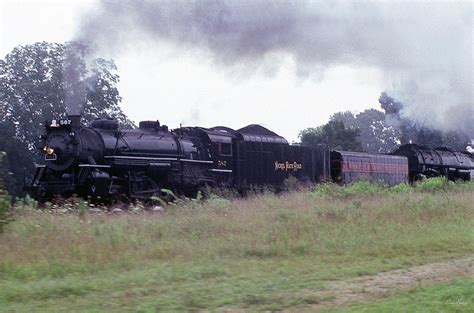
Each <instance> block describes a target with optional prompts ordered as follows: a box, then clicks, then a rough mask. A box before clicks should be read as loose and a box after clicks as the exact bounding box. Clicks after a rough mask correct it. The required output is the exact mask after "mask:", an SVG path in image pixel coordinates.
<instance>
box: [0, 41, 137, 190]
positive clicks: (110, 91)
mask: <svg viewBox="0 0 474 313" xmlns="http://www.w3.org/2000/svg"><path fill="white" fill-rule="evenodd" d="M88 57H89V51H88V49H87V47H86V46H85V45H82V44H80V43H76V42H69V43H65V44H58V43H47V42H38V43H35V44H31V45H26V46H19V47H16V48H14V49H13V50H12V51H11V52H10V53H9V54H7V56H6V57H5V59H4V60H0V114H1V115H0V125H1V127H0V142H2V143H4V144H5V145H6V146H7V148H6V150H5V152H7V155H8V158H9V159H10V161H12V160H14V161H15V162H10V164H11V166H12V168H11V171H12V172H13V176H15V177H19V176H20V175H23V173H21V174H20V173H19V171H20V170H19V169H18V168H13V166H14V165H13V164H14V163H15V164H16V163H18V159H16V160H15V159H12V158H14V156H15V155H16V154H21V153H24V149H26V151H27V154H29V155H30V156H34V155H37V154H35V153H33V152H34V143H35V141H36V139H37V138H38V137H39V135H40V134H42V133H43V131H44V128H43V127H41V125H42V124H43V123H44V121H45V120H51V119H53V118H61V117H64V116H65V115H66V114H67V113H69V114H71V113H72V114H79V113H82V119H83V122H86V123H87V122H90V121H92V120H93V119H95V118H98V117H109V116H111V117H115V118H117V119H118V120H119V122H120V123H121V124H122V125H127V126H130V125H133V124H132V123H131V122H130V120H129V119H128V118H127V117H126V116H125V114H124V113H123V112H122V110H121V109H120V107H119V104H120V101H121V97H120V95H119V92H118V89H117V83H118V82H119V76H118V74H117V73H116V71H117V68H116V66H115V64H114V62H113V61H110V60H104V59H95V60H92V61H90V62H89V63H90V66H87V62H86V60H88ZM0 148H1V147H0ZM8 149H13V150H8ZM25 157H26V156H25ZM31 160H34V159H33V158H32V159H31ZM21 162H22V163H23V162H29V164H26V163H24V164H23V166H26V167H29V165H30V164H31V165H32V164H33V163H34V162H32V161H29V160H26V159H23V158H22V159H21ZM17 184H19V182H18V181H17Z"/></svg>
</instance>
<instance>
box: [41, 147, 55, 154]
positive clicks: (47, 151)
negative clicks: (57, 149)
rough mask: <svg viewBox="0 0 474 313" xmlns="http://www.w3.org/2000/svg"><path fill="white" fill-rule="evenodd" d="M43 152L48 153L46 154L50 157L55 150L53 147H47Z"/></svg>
mask: <svg viewBox="0 0 474 313" xmlns="http://www.w3.org/2000/svg"><path fill="white" fill-rule="evenodd" d="M43 151H44V152H46V153H47V154H49V155H51V154H53V153H54V149H53V148H51V147H48V146H45V147H44V148H43Z"/></svg>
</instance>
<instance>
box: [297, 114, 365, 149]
mask: <svg viewBox="0 0 474 313" xmlns="http://www.w3.org/2000/svg"><path fill="white" fill-rule="evenodd" d="M359 134H360V130H359V129H355V128H347V127H346V126H345V125H344V123H343V122H341V121H329V122H328V123H327V124H325V125H323V126H319V127H317V128H307V129H304V130H302V131H301V132H300V133H299V139H300V140H301V143H302V144H303V145H306V146H318V145H328V146H329V147H330V148H331V149H336V150H346V151H362V146H361V143H360V141H359V139H358V137H359Z"/></svg>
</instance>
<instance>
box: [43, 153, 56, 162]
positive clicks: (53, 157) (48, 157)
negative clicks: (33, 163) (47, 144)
mask: <svg viewBox="0 0 474 313" xmlns="http://www.w3.org/2000/svg"><path fill="white" fill-rule="evenodd" d="M44 159H45V160H46V161H56V160H57V159H58V156H57V155H56V153H53V154H45V156H44Z"/></svg>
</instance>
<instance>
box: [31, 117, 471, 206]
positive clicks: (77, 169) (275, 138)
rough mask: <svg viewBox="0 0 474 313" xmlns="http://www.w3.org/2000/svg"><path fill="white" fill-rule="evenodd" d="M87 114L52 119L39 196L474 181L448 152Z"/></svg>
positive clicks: (36, 186)
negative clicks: (334, 146) (333, 143)
mask: <svg viewBox="0 0 474 313" xmlns="http://www.w3.org/2000/svg"><path fill="white" fill-rule="evenodd" d="M80 118H81V117H80V116H78V115H70V116H68V118H67V119H62V120H52V121H51V122H47V123H46V125H45V127H46V134H45V135H43V136H42V137H41V138H40V142H39V144H38V148H39V149H41V151H42V152H43V154H44V163H45V164H44V165H37V169H36V173H35V174H34V178H33V180H32V183H31V185H30V186H29V188H28V189H29V191H30V193H31V194H32V195H33V196H34V197H36V198H38V199H45V198H50V197H53V196H55V195H61V196H63V197H67V196H71V195H73V194H77V195H79V196H84V197H91V198H110V197H125V198H135V199H149V198H150V197H152V196H155V195H160V194H161V192H162V191H163V190H164V189H167V190H173V191H174V192H176V193H180V194H185V195H193V194H195V193H196V192H197V191H198V190H200V189H202V188H203V187H205V186H213V187H228V188H234V189H236V190H238V191H246V190H249V189H253V188H262V187H269V186H270V187H272V188H274V189H276V190H278V189H283V188H284V186H285V182H286V180H287V179H288V178H290V177H294V178H295V179H297V180H298V181H303V182H311V183H319V182H322V181H334V182H337V183H343V184H347V183H351V182H355V181H358V180H361V179H365V180H369V181H371V182H380V181H381V182H383V183H384V184H388V185H394V184H399V183H402V182H408V181H413V180H416V179H419V178H420V177H423V176H430V177H431V176H439V175H443V176H446V177H448V178H449V179H453V180H458V179H463V180H474V157H473V156H472V155H469V154H467V153H463V152H459V151H452V150H449V149H446V148H439V149H429V148H426V147H420V146H416V145H406V146H401V147H400V148H399V149H397V150H396V151H395V152H394V153H393V154H367V153H358V152H346V151H330V150H329V149H328V148H326V147H307V146H301V145H290V144H289V143H288V142H287V141H286V140H285V139H284V138H283V137H281V136H279V135H277V134H276V133H274V132H272V131H270V130H268V129H267V128H265V127H262V126H260V125H248V126H246V127H244V128H241V129H238V130H234V129H231V128H228V127H223V126H217V127H213V128H203V127H180V128H177V129H174V130H170V129H168V127H167V126H165V125H161V124H160V123H159V122H158V121H142V122H140V123H139V127H138V129H119V125H118V122H117V121H116V120H114V119H110V118H106V119H104V118H102V119H97V120H95V121H93V122H92V123H91V125H90V126H85V125H82V124H81V122H80Z"/></svg>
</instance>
